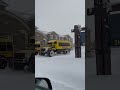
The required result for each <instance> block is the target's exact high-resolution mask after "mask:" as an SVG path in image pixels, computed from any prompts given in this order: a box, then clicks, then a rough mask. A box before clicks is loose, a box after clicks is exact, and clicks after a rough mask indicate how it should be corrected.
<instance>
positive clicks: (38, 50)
mask: <svg viewBox="0 0 120 90" xmlns="http://www.w3.org/2000/svg"><path fill="white" fill-rule="evenodd" d="M40 49H41V44H40V41H36V42H35V54H36V55H37V54H38V53H40Z"/></svg>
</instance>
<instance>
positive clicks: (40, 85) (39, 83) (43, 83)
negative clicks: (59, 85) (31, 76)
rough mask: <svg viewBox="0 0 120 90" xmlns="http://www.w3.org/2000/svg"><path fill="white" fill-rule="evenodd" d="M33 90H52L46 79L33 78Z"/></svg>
mask: <svg viewBox="0 0 120 90" xmlns="http://www.w3.org/2000/svg"><path fill="white" fill-rule="evenodd" d="M35 90H52V85H51V82H50V80H49V79H48V78H35Z"/></svg>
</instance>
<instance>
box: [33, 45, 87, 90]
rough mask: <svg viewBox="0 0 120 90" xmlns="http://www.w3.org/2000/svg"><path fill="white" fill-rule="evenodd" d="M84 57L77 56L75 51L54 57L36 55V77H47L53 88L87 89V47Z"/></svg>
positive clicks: (68, 89) (82, 50) (56, 89)
mask: <svg viewBox="0 0 120 90" xmlns="http://www.w3.org/2000/svg"><path fill="white" fill-rule="evenodd" d="M81 52H82V57H81V58H75V51H74V50H72V51H71V52H70V53H69V54H67V55H64V54H59V55H55V56H53V57H48V56H40V55H37V56H35V77H46V78H49V79H50V80H51V82H52V86H53V90H85V47H84V46H82V48H81Z"/></svg>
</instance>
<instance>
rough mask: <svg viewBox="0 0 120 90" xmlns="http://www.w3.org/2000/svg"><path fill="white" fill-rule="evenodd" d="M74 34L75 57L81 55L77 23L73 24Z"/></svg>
mask: <svg viewBox="0 0 120 90" xmlns="http://www.w3.org/2000/svg"><path fill="white" fill-rule="evenodd" d="M72 32H74V35H75V58H80V57H81V43H80V28H79V26H78V25H75V26H74V29H73V30H72Z"/></svg>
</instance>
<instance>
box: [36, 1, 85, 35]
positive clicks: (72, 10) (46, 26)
mask: <svg viewBox="0 0 120 90" xmlns="http://www.w3.org/2000/svg"><path fill="white" fill-rule="evenodd" d="M35 22H36V26H37V27H39V29H40V30H42V31H48V32H50V31H56V32H57V33H58V34H61V35H64V34H70V35H71V36H72V37H73V36H74V34H73V33H72V34H71V29H73V27H74V25H75V24H80V25H81V26H85V1H84V0H35Z"/></svg>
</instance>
